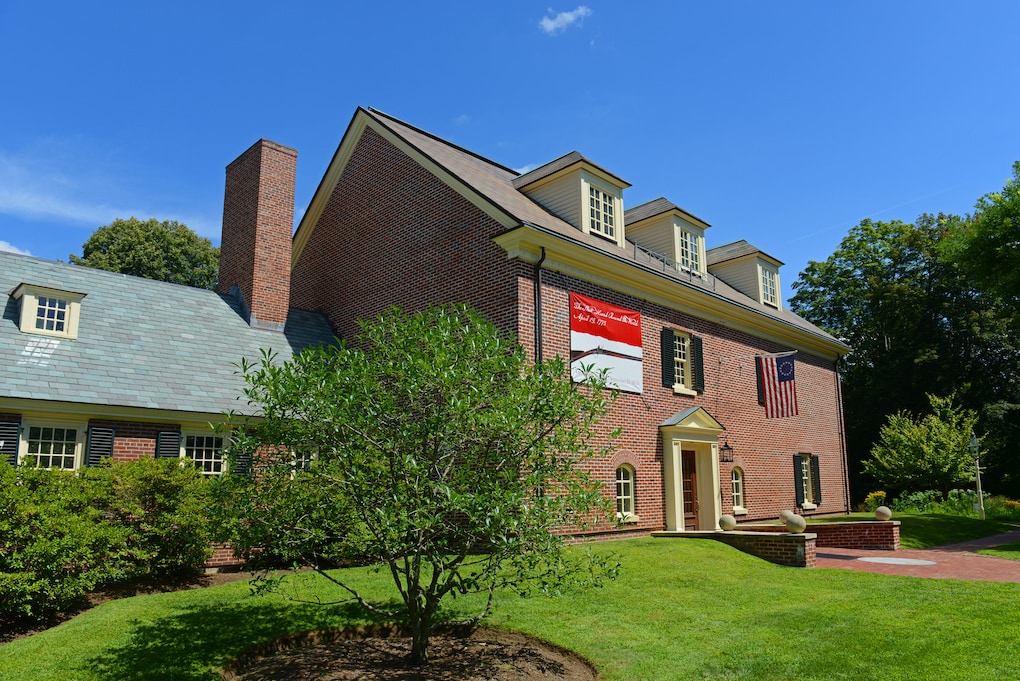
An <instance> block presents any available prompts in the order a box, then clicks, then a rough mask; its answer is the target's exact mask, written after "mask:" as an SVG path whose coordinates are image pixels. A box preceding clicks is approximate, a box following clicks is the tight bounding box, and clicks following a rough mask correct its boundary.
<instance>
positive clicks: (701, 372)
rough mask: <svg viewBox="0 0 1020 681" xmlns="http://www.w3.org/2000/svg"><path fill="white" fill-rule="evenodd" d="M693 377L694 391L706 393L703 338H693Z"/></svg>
mask: <svg viewBox="0 0 1020 681" xmlns="http://www.w3.org/2000/svg"><path fill="white" fill-rule="evenodd" d="M691 375H692V376H693V377H694V389H695V390H697V391H698V392H699V393H703V392H705V355H704V352H703V351H702V348H701V336H691Z"/></svg>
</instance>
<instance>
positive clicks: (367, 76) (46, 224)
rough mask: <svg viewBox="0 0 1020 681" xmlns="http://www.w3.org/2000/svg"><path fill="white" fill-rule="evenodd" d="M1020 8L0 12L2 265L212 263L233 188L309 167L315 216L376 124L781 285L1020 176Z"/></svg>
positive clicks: (754, 5)
mask: <svg viewBox="0 0 1020 681" xmlns="http://www.w3.org/2000/svg"><path fill="white" fill-rule="evenodd" d="M1018 26H1020V2H1016V0H984V1H982V2H974V3H965V2H962V1H961V2H946V1H943V0H924V1H916V2H914V1H897V2H888V1H884V0H883V1H879V2H842V3H831V2H816V1H812V2H807V1H801V2H783V3H780V2H760V1H755V2H743V1H739V2H738V1H729V2H704V1H700V2H686V1H681V2H628V3H624V2H603V1H601V0H580V2H579V1H578V0H570V2H567V3H566V4H562V3H561V4H550V3H549V2H548V0H545V1H544V2H529V1H526V0H521V1H513V2H500V3H490V2H445V3H420V2H415V3H411V2H406V3H405V2H387V1H386V0H377V1H375V2H368V3H361V2H359V3H354V2H339V1H335V2H316V3H312V2H293V3H282V2H273V3H268V2H257V1H248V2H243V3H242V2H226V1H224V2H210V1H208V0H206V1H205V2H200V3H198V2H190V1H181V2H173V3H146V2H137V1H134V0H132V1H131V2H99V3H82V2H39V0H29V1H22V0H5V2H3V3H2V4H0V63H3V64H5V65H6V66H5V68H4V77H3V81H2V82H3V90H2V92H3V102H4V103H3V105H2V106H0V248H4V249H5V250H18V251H21V252H29V253H31V254H32V255H35V256H38V257H42V258H48V259H59V260H67V259H68V255H69V254H71V253H75V254H80V253H81V246H82V243H83V242H84V241H85V240H86V239H87V238H88V237H89V235H90V234H91V233H92V232H93V231H94V230H95V229H96V228H97V227H99V226H100V225H104V224H108V223H109V222H111V221H112V220H113V219H115V218H118V217H130V216H132V215H133V216H136V217H139V218H143V219H145V218H150V217H155V218H158V219H160V220H166V219H172V220H178V221H181V222H184V223H186V224H187V225H188V226H190V227H191V228H192V229H194V230H195V231H197V232H198V233H199V234H201V235H203V236H207V237H209V238H211V239H212V240H213V242H214V243H216V244H218V243H219V224H220V219H221V216H222V201H223V179H224V167H225V166H226V165H227V163H229V162H230V161H231V160H233V159H234V158H235V157H237V156H238V155H239V154H240V153H241V152H243V151H244V150H245V149H247V148H248V147H249V146H250V145H251V144H252V143H253V142H255V141H256V140H257V139H259V138H261V137H265V138H268V139H272V140H274V141H277V142H280V143H282V144H286V145H288V146H291V147H294V148H296V149H297V150H298V175H297V206H296V214H297V216H298V217H300V215H301V214H302V213H303V211H304V210H305V208H306V207H307V206H308V203H309V201H310V200H311V197H312V193H313V192H314V191H315V188H316V186H317V184H318V182H319V180H320V178H321V177H322V174H323V172H324V171H325V168H326V165H327V163H328V162H329V159H330V157H331V155H332V153H333V151H334V150H335V149H336V146H337V145H338V144H339V142H340V138H341V136H342V135H343V132H344V129H345V128H346V126H347V123H348V122H349V121H350V119H351V116H352V115H353V113H354V110H355V108H356V107H357V106H365V107H374V108H377V109H380V110H382V111H384V112H386V113H388V114H391V115H393V116H396V117H398V118H401V119H403V120H405V121H407V122H408V123H411V124H413V125H416V126H418V127H421V128H424V129H425V130H427V131H429V132H431V133H434V134H436V135H438V136H440V137H442V138H444V139H447V140H450V141H451V142H454V143H456V144H459V145H461V146H464V147H466V148H468V149H470V150H472V151H474V152H477V153H479V154H481V155H483V156H486V157H488V158H490V159H492V160H494V161H497V162H499V163H501V164H503V165H506V166H509V167H512V168H518V169H522V170H523V169H527V168H532V167H535V166H537V165H541V164H542V163H545V162H547V161H550V160H552V159H554V158H557V157H559V156H561V155H563V154H565V153H567V152H569V151H572V150H577V151H580V152H581V153H582V154H584V155H585V156H586V157H588V158H590V159H591V160H593V161H594V162H596V163H598V164H600V165H602V166H603V167H605V168H606V169H608V170H610V171H611V172H613V173H614V174H616V175H618V176H620V177H622V178H623V179H625V180H627V181H628V182H630V183H631V184H632V185H633V186H632V187H631V188H630V189H628V190H627V191H626V192H625V194H624V201H625V204H626V205H627V206H635V205H638V204H639V203H643V202H644V201H647V200H650V199H653V198H656V197H659V196H665V197H666V198H668V199H670V200H671V201H673V202H674V203H676V204H678V205H680V206H682V207H683V208H685V209H686V210H688V211H689V212H691V213H693V214H694V215H697V216H698V217H700V218H702V219H703V220H706V221H707V222H709V223H710V224H712V225H713V226H712V228H711V229H709V230H708V233H707V242H708V246H709V247H713V246H719V245H722V244H725V243H729V242H731V241H735V240H737V239H747V240H748V241H750V242H751V243H753V244H755V245H756V246H758V247H759V248H761V249H762V250H764V251H766V252H768V253H769V254H771V255H773V256H775V257H777V258H779V259H780V260H782V261H784V262H785V263H786V266H785V267H784V268H783V269H782V271H781V274H782V284H783V289H784V297H788V296H789V295H790V285H791V284H792V283H793V282H794V281H795V280H796V278H797V275H798V274H799V272H800V271H801V270H803V268H804V267H805V266H806V264H807V262H808V261H809V260H824V259H825V258H827V257H828V256H829V255H830V254H831V253H832V252H833V251H834V250H835V249H836V248H837V246H838V245H839V242H840V240H841V239H842V238H843V237H844V236H845V235H846V233H847V231H848V230H849V229H850V228H851V227H852V226H854V225H855V224H857V223H858V222H859V221H860V220H861V219H863V218H866V217H870V218H874V219H879V220H892V219H902V220H905V221H912V220H913V219H914V218H916V217H917V215H919V214H920V213H922V212H940V211H941V212H949V213H966V212H969V211H970V210H971V209H972V208H973V205H974V202H975V201H976V199H977V198H978V197H980V196H981V195H983V194H986V193H988V192H992V191H995V190H997V189H999V188H1001V187H1002V186H1003V184H1004V183H1005V181H1006V179H1007V178H1008V177H1009V176H1010V174H1011V166H1012V163H1013V161H1015V160H1017V159H1020V124H1018V122H1020V83H1018V76H1017V70H1016V54H1017V52H1016V45H1017V35H1016V31H1017V27H1018Z"/></svg>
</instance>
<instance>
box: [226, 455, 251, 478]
mask: <svg viewBox="0 0 1020 681" xmlns="http://www.w3.org/2000/svg"><path fill="white" fill-rule="evenodd" d="M230 472H231V473H233V474H234V475H239V476H241V477H243V478H250V477H251V454H250V453H248V452H235V453H234V455H233V457H232V458H231V459H230Z"/></svg>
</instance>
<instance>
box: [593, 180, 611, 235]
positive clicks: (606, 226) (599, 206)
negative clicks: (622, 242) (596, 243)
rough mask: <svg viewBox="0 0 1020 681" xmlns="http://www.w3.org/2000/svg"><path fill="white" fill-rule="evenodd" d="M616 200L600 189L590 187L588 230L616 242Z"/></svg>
mask: <svg viewBox="0 0 1020 681" xmlns="http://www.w3.org/2000/svg"><path fill="white" fill-rule="evenodd" d="M614 202H615V199H614V198H613V196H612V195H611V194H607V193H606V192H604V191H602V190H601V189H599V188H598V187H595V186H592V185H588V209H589V216H588V217H589V221H588V229H589V230H591V231H592V232H595V233H597V234H601V235H602V236H605V237H607V238H609V239H612V240H613V241H616V219H615V211H614V209H613V204H614Z"/></svg>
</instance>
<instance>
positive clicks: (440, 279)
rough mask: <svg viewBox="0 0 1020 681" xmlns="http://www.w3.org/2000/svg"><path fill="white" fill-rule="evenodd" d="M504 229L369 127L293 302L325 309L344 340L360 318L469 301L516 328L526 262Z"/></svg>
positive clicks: (304, 259)
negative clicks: (516, 259) (499, 240)
mask: <svg viewBox="0 0 1020 681" xmlns="http://www.w3.org/2000/svg"><path fill="white" fill-rule="evenodd" d="M500 231H501V227H500V225H499V224H498V223H497V222H495V221H494V220H492V219H491V218H489V217H488V216H487V215H485V214H484V213H482V212H481V211H479V210H478V209H477V208H476V207H475V206H474V205H472V204H471V203H469V202H468V201H467V200H465V199H464V198H463V197H461V196H460V195H459V194H457V193H456V192H454V191H453V190H452V189H450V188H449V187H448V186H447V185H445V184H443V183H442V182H440V181H439V180H438V179H436V178H435V176H433V175H432V174H430V173H427V172H426V171H425V170H424V169H423V168H422V167H421V166H419V165H418V164H417V163H416V162H415V161H413V160H412V159H411V158H409V157H408V156H406V155H405V154H404V153H403V152H401V151H400V150H398V149H397V148H395V147H393V146H392V145H390V144H389V143H388V142H386V141H385V140H384V139H382V138H381V137H380V136H379V135H378V134H376V133H375V132H374V131H373V130H371V129H368V130H366V131H365V133H364V136H363V137H362V139H361V141H360V142H359V144H358V146H357V148H356V149H355V150H354V152H353V154H352V156H351V158H350V160H349V162H348V165H347V168H346V171H345V173H344V175H343V177H342V178H341V180H340V182H339V183H338V184H337V186H336V188H335V190H334V192H333V195H332V196H331V197H330V199H329V202H328V204H327V206H326V208H325V210H324V211H323V214H322V217H321V218H320V220H319V223H318V225H317V226H316V227H315V231H314V232H313V233H312V235H311V238H310V239H309V240H308V242H307V243H306V244H305V246H304V249H303V251H302V253H301V257H300V259H299V260H298V262H297V263H296V264H295V266H294V271H293V273H292V278H291V304H292V305H293V306H294V307H296V308H299V309H303V310H316V311H321V312H323V313H324V314H325V315H326V317H327V318H328V319H329V321H330V323H331V324H332V325H333V329H334V330H335V331H336V332H337V334H338V335H339V336H340V337H342V338H353V337H354V336H355V335H356V333H357V326H356V324H355V323H354V322H355V320H357V319H365V318H371V317H374V316H376V315H377V314H379V313H380V312H382V311H383V310H384V309H386V308H387V307H389V306H390V305H394V304H396V305H399V306H400V307H401V308H403V309H404V310H405V311H413V310H418V309H421V308H424V307H427V306H428V305H431V304H437V303H449V302H453V303H456V302H468V301H470V302H471V304H472V305H473V306H474V307H475V308H476V309H478V310H479V311H480V312H482V313H483V314H485V315H486V316H487V317H488V318H489V319H490V320H492V321H493V322H494V323H496V324H498V325H499V326H500V328H502V329H504V330H507V331H516V328H515V327H516V317H515V312H514V304H515V302H516V292H517V291H516V286H517V283H516V277H515V276H514V274H515V271H516V270H517V269H518V268H519V267H520V265H521V264H520V263H517V264H514V263H511V262H510V261H508V260H507V258H506V252H505V251H503V250H502V249H501V248H500V247H499V246H497V245H496V244H494V243H492V237H493V236H495V235H496V234H498V233H499V232H500Z"/></svg>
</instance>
